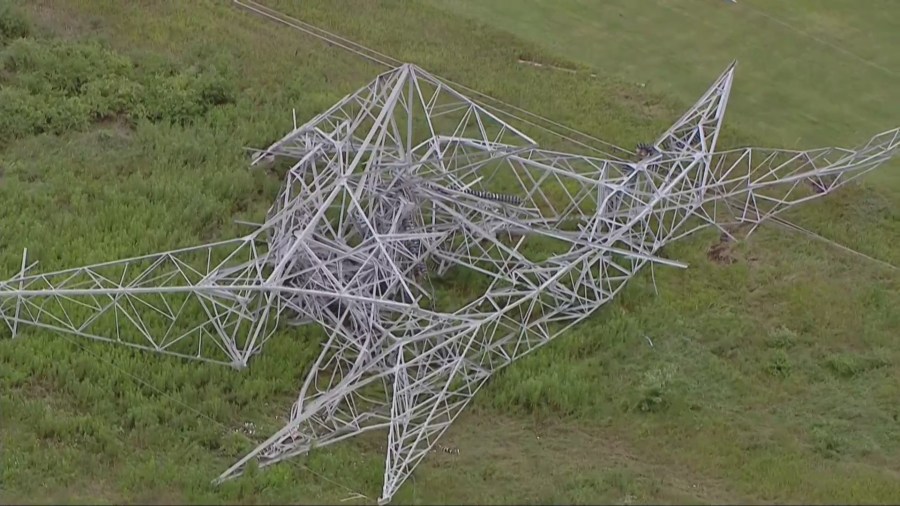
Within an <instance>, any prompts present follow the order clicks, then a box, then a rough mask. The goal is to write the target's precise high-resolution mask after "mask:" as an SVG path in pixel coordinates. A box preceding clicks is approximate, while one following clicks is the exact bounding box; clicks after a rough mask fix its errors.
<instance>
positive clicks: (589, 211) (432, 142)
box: [0, 64, 900, 503]
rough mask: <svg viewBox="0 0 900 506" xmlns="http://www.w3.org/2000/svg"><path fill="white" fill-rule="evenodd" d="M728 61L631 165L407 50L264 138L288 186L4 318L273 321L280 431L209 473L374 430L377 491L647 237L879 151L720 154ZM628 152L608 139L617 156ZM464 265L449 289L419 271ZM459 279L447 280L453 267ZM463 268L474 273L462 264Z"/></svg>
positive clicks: (174, 331) (29, 299) (196, 340)
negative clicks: (553, 132) (246, 221)
mask: <svg viewBox="0 0 900 506" xmlns="http://www.w3.org/2000/svg"><path fill="white" fill-rule="evenodd" d="M733 75H734V64H732V65H731V66H729V67H728V69H727V70H726V71H725V72H724V73H723V74H722V75H721V76H720V77H719V78H718V79H717V80H716V82H715V83H714V84H713V85H712V87H711V88H710V89H709V90H708V91H707V92H706V93H705V94H704V95H703V96H702V97H701V98H700V100H699V101H698V102H697V103H696V104H695V105H694V106H693V107H691V108H690V109H689V110H688V112H687V113H685V115H684V116H682V117H681V118H680V119H679V120H678V121H677V122H675V124H674V125H673V126H672V127H671V128H670V129H669V130H668V131H666V132H665V133H663V134H662V135H661V136H660V137H659V139H657V140H656V142H655V143H653V144H652V145H650V144H641V145H640V146H639V151H640V156H639V159H637V160H634V159H632V160H629V159H626V158H625V157H624V156H621V155H614V154H607V155H602V156H593V155H592V156H586V155H579V154H567V153H560V152H553V151H547V150H543V149H541V148H539V147H538V146H537V143H536V142H534V141H533V140H532V139H531V138H529V137H528V136H527V135H526V134H524V133H522V132H520V131H519V130H517V129H516V128H514V127H512V126H510V125H508V124H506V123H504V122H503V121H501V120H500V119H499V118H498V117H497V116H495V115H493V114H492V113H490V112H489V111H488V110H486V109H485V108H483V107H481V106H480V105H478V104H477V103H475V102H473V101H472V100H470V99H468V98H466V97H465V96H463V95H462V94H460V93H458V92H456V91H454V90H453V89H452V88H451V87H450V86H448V85H447V84H446V83H445V82H444V81H442V80H441V79H439V78H437V77H435V76H433V75H431V74H429V73H427V72H425V71H423V70H422V69H420V68H418V67H416V66H413V65H403V66H401V67H399V68H396V69H394V70H391V71H389V72H386V73H384V74H381V75H379V76H378V77H377V78H376V79H375V80H374V81H372V82H371V83H370V84H369V85H368V86H366V87H365V88H362V89H361V90H359V91H357V92H355V93H353V94H351V95H349V96H347V97H346V98H344V99H343V100H341V101H340V102H339V103H338V104H336V105H335V106H334V107H332V108H331V109H329V110H328V111H326V112H324V113H322V114H320V115H319V116H317V117H315V118H313V119H312V120H310V121H309V122H308V123H306V124H304V125H302V126H299V127H297V128H295V129H294V130H293V131H291V132H290V133H289V134H287V135H286V136H285V137H284V138H282V139H281V140H279V141H278V142H276V143H274V144H273V145H272V146H270V147H268V148H267V149H265V150H263V151H261V152H260V153H259V155H258V156H257V157H256V158H255V160H254V162H253V163H254V164H261V163H264V162H271V161H278V160H280V161H281V163H283V164H284V166H285V168H287V167H289V169H288V170H287V173H286V176H285V181H284V185H283V187H282V189H281V191H280V193H279V195H278V197H277V198H276V200H275V203H274V204H273V205H272V207H271V209H270V211H269V213H268V215H267V219H266V221H265V223H264V224H262V225H260V226H259V227H258V228H257V229H256V230H254V231H253V232H252V233H250V234H249V235H246V236H244V237H240V238H236V239H229V240H224V241H221V242H216V243H212V244H205V245H202V246H196V247H191V248H185V249H180V250H176V251H168V252H164V253H157V254H153V255H149V256H143V257H137V258H130V259H126V260H119V261H114V262H109V263H104V264H99V265H91V266H87V267H80V268H76V269H71V270H65V271H60V272H54V273H48V274H31V273H29V271H30V270H31V267H33V266H29V265H28V262H27V259H26V258H24V256H23V262H22V269H21V271H20V272H19V273H18V274H17V275H16V276H15V277H13V278H12V279H10V280H8V281H6V282H3V283H0V318H2V319H3V320H4V321H5V322H6V323H7V325H8V326H9V328H10V330H11V334H12V337H13V338H16V337H17V336H19V331H20V328H21V327H22V326H26V325H29V326H32V327H38V328H41V329H48V330H54V331H61V332H68V333H71V334H75V335H78V336H82V337H86V338H91V339H98V340H102V341H108V342H112V343H119V344H124V345H128V346H132V347H135V348H140V349H144V350H151V351H155V352H160V353H165V354H171V355H177V356H180V357H184V358H189V359H196V360H205V361H211V362H219V363H224V364H230V365H234V366H236V367H244V366H246V365H247V364H248V362H249V360H250V359H251V357H252V356H254V355H255V354H256V353H258V352H259V351H260V350H261V349H262V348H263V346H264V345H265V343H266V342H267V341H268V340H269V339H270V338H271V337H272V336H273V334H275V333H276V331H278V329H279V328H282V327H283V326H284V325H283V324H304V323H317V324H319V325H321V326H322V327H323V328H324V329H325V330H326V331H327V338H326V339H325V342H324V344H323V345H322V350H321V353H320V354H319V356H318V358H317V359H316V361H315V363H314V364H313V366H312V368H311V371H310V373H309V375H308V377H307V378H306V380H305V381H304V382H303V384H302V385H301V386H300V388H299V395H298V398H297V401H296V402H295V403H294V405H293V408H292V410H291V413H290V419H289V421H288V422H287V424H286V425H285V426H284V428H283V429H281V430H279V431H278V432H277V433H275V434H274V435H272V436H271V437H270V438H269V439H268V440H267V441H265V442H264V443H262V444H261V445H259V446H258V447H257V448H256V449H254V450H253V451H251V452H250V453H249V454H248V455H247V456H246V457H244V458H243V459H241V460H240V461H239V462H237V463H236V464H235V465H234V466H233V467H231V468H230V469H228V470H227V471H225V472H224V473H223V474H222V476H220V477H219V480H224V479H228V478H231V477H234V476H236V475H238V474H240V473H241V472H242V470H243V469H244V467H245V465H246V464H247V463H248V462H249V461H250V460H251V459H257V460H258V462H259V465H261V466H267V465H270V464H273V463H276V462H279V461H282V460H285V459H288V458H290V457H293V456H296V455H300V454H304V453H306V452H307V451H308V450H309V449H310V447H311V446H312V445H316V446H318V447H321V446H323V445H327V444H330V443H335V442H337V441H341V440H343V439H347V438H351V437H354V436H356V435H358V434H360V433H363V432H367V431H376V430H381V431H385V432H386V433H387V456H386V461H385V469H384V482H383V490H382V494H381V498H380V499H379V502H380V503H384V502H387V501H389V500H390V499H391V497H392V496H393V495H394V493H395V492H396V491H397V490H398V488H399V487H400V486H401V484H402V483H403V482H404V481H405V480H406V479H407V478H408V477H409V476H410V474H411V473H412V472H413V470H414V469H415V468H416V466H417V465H418V464H419V463H420V462H421V461H422V459H423V458H424V457H425V455H426V454H427V453H428V451H429V450H430V449H431V448H432V447H433V446H434V445H435V442H436V441H437V440H438V438H439V437H441V435H442V434H443V433H444V431H446V430H447V428H448V427H449V426H450V424H451V423H452V422H453V420H454V419H455V418H456V417H457V416H458V415H459V413H460V412H461V411H462V409H463V408H464V407H465V406H466V405H467V404H468V403H469V401H470V400H471V399H472V397H473V396H474V395H475V393H476V392H477V391H478V389H479V388H481V387H482V386H483V385H484V384H485V382H486V381H487V380H488V378H490V377H491V375H492V374H494V373H495V372H496V371H497V370H498V369H500V368H502V367H504V366H506V365H508V364H510V363H512V362H514V361H515V360H516V359H518V358H520V357H522V356H523V355H525V354H526V353H528V352H530V351H532V350H534V349H536V348H538V347H540V346H542V345H544V344H546V343H547V342H549V341H550V340H552V339H553V338H554V337H556V336H558V335H560V334H561V333H563V332H564V331H565V330H566V329H567V328H569V327H571V326H572V325H575V324H576V323H578V322H580V321H581V320H584V319H585V318H587V317H588V316H589V315H591V314H592V313H593V312H594V310H596V309H597V308H598V307H600V306H602V305H603V304H605V303H606V302H608V301H609V300H610V299H612V298H613V297H614V296H615V295H616V294H617V293H618V292H619V291H620V290H621V289H622V287H623V286H624V285H625V283H626V282H627V281H628V280H629V279H630V278H631V277H632V276H633V275H634V274H635V273H636V272H637V271H638V270H639V269H640V268H641V267H642V266H644V265H646V264H647V263H648V262H654V263H659V264H666V265H672V266H680V267H684V265H683V264H680V263H678V262H675V261H671V260H666V259H663V258H660V257H658V256H657V253H658V252H659V250H660V248H662V247H664V246H665V245H666V244H668V243H669V242H671V241H674V240H676V239H679V238H681V237H684V236H686V235H688V234H690V233H691V232H693V231H695V230H698V229H700V228H703V227H706V226H715V227H719V228H721V229H722V230H723V231H725V232H726V233H727V231H728V230H730V229H729V228H728V227H727V226H726V225H728V224H732V223H735V224H740V223H748V224H749V226H750V229H751V231H752V230H753V229H754V228H755V227H756V226H757V225H759V224H760V223H761V222H763V221H764V220H765V219H767V218H769V217H772V216H773V215H776V214H778V213H781V212H782V211H784V210H786V209H788V208H790V207H792V206H794V205H796V204H799V203H801V202H805V201H807V200H810V199H814V198H817V197H820V196H822V195H824V194H827V193H830V192H831V191H833V190H835V189H837V188H838V187H840V186H842V185H844V184H846V183H848V182H849V181H851V180H853V179H856V178H858V177H860V176H862V175H863V174H865V173H866V172H868V171H870V170H872V169H874V168H876V167H877V166H879V165H880V164H882V163H883V162H885V161H887V160H888V159H889V158H890V157H891V156H892V155H894V154H896V152H897V151H898V147H900V129H895V130H891V131H888V132H885V133H882V134H880V135H877V136H875V137H874V138H872V139H871V140H870V141H869V142H868V143H867V144H865V145H864V146H862V147H860V148H859V149H856V150H846V149H838V148H828V149H817V150H811V151H788V150H778V149H759V148H744V149H734V150H727V151H716V140H717V138H718V136H719V132H720V129H721V126H722V120H723V116H724V113H725V108H726V104H727V102H728V97H729V92H730V89H731V84H732V79H733ZM623 152H624V150H623ZM467 272H468V273H474V274H477V275H478V277H476V279H481V281H482V283H481V285H477V284H470V286H468V287H467V288H468V289H469V291H470V292H471V291H472V290H476V289H477V290H481V291H480V293H476V294H474V295H473V296H472V297H471V298H470V299H468V300H464V301H461V302H456V303H455V304H454V301H456V300H458V299H459V297H456V299H454V298H452V297H445V296H442V294H441V293H440V291H439V290H437V291H436V290H435V289H434V288H433V286H432V280H434V279H436V278H445V279H451V280H452V279H454V278H455V277H457V276H459V275H460V274H465V273H467ZM457 279H458V278H457ZM467 279H472V277H471V276H469V277H468V278H467Z"/></svg>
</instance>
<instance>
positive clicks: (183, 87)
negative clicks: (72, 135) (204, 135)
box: [0, 10, 234, 143]
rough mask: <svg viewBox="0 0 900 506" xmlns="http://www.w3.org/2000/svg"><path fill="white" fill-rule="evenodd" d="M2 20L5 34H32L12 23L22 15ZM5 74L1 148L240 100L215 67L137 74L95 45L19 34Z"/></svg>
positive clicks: (189, 114)
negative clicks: (115, 122) (105, 124)
mask: <svg viewBox="0 0 900 506" xmlns="http://www.w3.org/2000/svg"><path fill="white" fill-rule="evenodd" d="M0 12H3V11H2V10H0ZM9 12H12V11H9ZM3 19H4V21H3V22H2V23H0V26H2V29H3V30H4V31H3V34H4V36H6V35H7V33H10V34H17V35H24V34H28V33H29V31H28V30H27V28H21V27H18V25H16V24H15V23H13V22H12V21H9V20H8V19H16V18H15V16H8V17H6V18H3ZM8 26H9V28H8ZM23 26H26V27H27V25H23ZM0 70H2V77H0V82H2V84H3V88H2V90H0V143H2V142H7V141H9V140H11V139H15V138H20V137H25V136H28V135H38V134H43V133H51V134H62V133H65V132H68V131H75V130H80V129H83V128H85V127H87V126H89V125H90V124H91V123H94V122H98V121H104V120H110V119H118V120H123V121H125V122H127V123H130V124H134V123H136V122H138V121H141V120H147V121H151V122H173V123H179V124H185V123H188V122H190V121H193V120H194V119H196V118H199V117H201V116H203V115H204V114H206V112H207V111H209V110H210V109H212V108H214V107H217V106H220V105H224V104H228V103H230V102H232V101H233V100H234V89H233V86H232V85H231V81H230V80H229V79H228V78H227V76H225V75H223V74H222V73H220V72H219V71H218V70H217V69H215V68H199V67H195V68H189V69H180V70H175V71H172V70H161V71H158V72H153V73H147V72H136V71H135V64H134V62H132V61H131V60H130V59H129V58H128V57H126V56H124V55H121V54H119V53H117V52H115V51H113V50H111V49H109V48H107V47H104V46H103V45H102V44H100V43H98V42H95V41H93V42H78V43H72V42H62V41H55V40H42V39H35V38H31V37H19V38H17V39H15V40H13V41H12V42H10V43H9V44H7V45H6V47H4V48H3V49H2V51H0Z"/></svg>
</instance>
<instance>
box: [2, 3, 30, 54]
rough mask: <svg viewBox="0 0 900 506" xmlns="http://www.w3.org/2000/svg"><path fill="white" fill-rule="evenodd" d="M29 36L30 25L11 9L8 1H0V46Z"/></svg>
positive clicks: (23, 17) (22, 16)
mask: <svg viewBox="0 0 900 506" xmlns="http://www.w3.org/2000/svg"><path fill="white" fill-rule="evenodd" d="M30 34H31V24H30V23H29V22H28V20H27V19H26V18H25V16H24V15H22V13H21V12H19V11H18V10H17V9H15V8H13V6H12V4H11V3H10V2H9V0H0V44H5V43H6V42H7V41H9V40H12V39H17V38H21V37H27V36H28V35H30Z"/></svg>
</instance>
